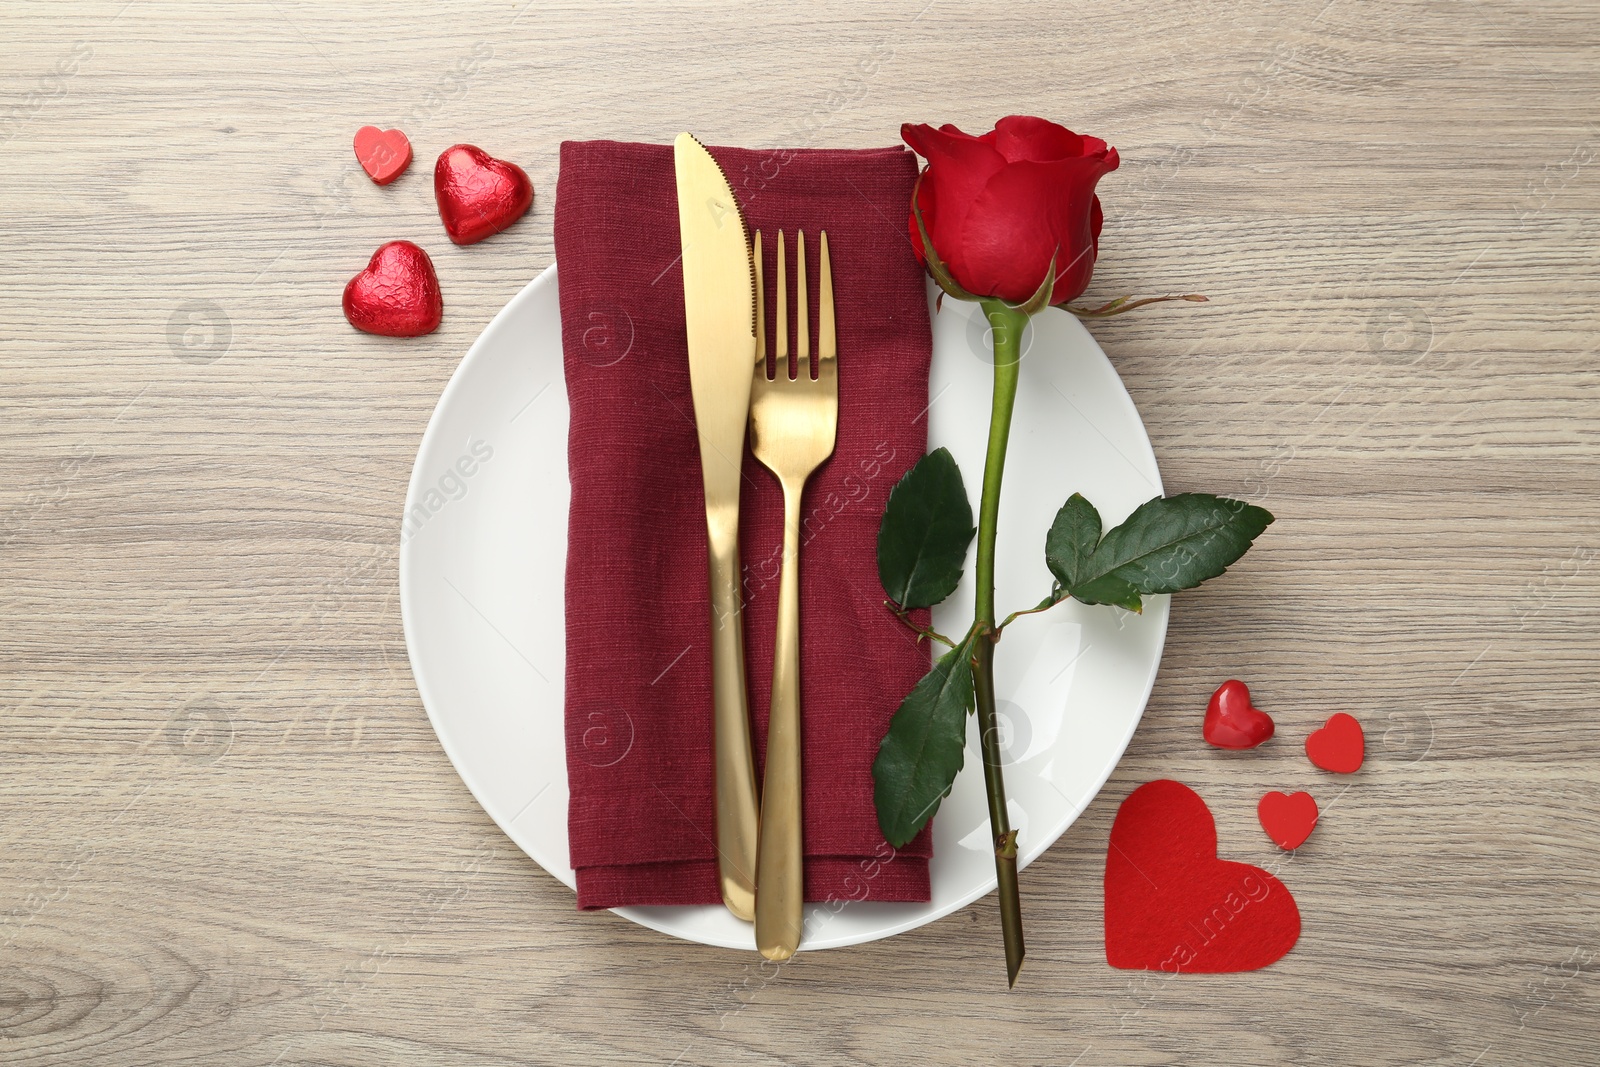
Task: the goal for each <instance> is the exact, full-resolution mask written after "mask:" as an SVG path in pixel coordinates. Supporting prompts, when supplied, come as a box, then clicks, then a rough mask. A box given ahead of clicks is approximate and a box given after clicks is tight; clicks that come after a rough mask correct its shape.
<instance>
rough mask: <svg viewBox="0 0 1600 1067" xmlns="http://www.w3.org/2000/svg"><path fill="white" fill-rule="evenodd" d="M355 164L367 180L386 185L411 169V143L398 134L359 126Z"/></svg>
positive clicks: (372, 127) (393, 131)
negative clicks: (408, 168) (356, 163)
mask: <svg viewBox="0 0 1600 1067" xmlns="http://www.w3.org/2000/svg"><path fill="white" fill-rule="evenodd" d="M355 147H356V160H357V161H358V162H359V163H360V164H361V169H362V170H364V171H366V172H367V177H369V178H371V179H372V180H373V181H375V182H377V183H378V184H379V185H388V184H389V183H390V182H392V181H394V180H395V179H396V178H398V177H400V172H401V171H403V170H405V169H406V168H407V167H409V166H411V141H410V139H409V138H408V137H406V135H405V134H403V133H401V132H400V131H399V130H380V129H378V127H376V126H363V127H361V128H360V129H359V130H357V131H356V142H355Z"/></svg>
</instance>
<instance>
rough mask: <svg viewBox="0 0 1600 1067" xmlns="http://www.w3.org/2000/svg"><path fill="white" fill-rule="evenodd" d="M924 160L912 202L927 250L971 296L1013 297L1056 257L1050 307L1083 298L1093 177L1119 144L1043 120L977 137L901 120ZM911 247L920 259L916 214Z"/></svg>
mask: <svg viewBox="0 0 1600 1067" xmlns="http://www.w3.org/2000/svg"><path fill="white" fill-rule="evenodd" d="M900 136H901V137H903V138H905V142H906V144H908V145H910V146H911V147H912V148H913V149H915V150H916V152H917V154H918V155H920V156H922V157H924V158H925V159H927V161H928V165H927V169H926V170H925V171H924V172H923V176H922V185H921V187H920V190H919V192H918V194H917V205H916V206H917V207H919V208H921V211H922V222H923V225H924V226H926V227H927V230H928V239H929V240H930V241H931V242H932V244H933V248H934V251H935V253H937V255H938V257H939V259H941V260H943V261H944V265H945V267H946V268H948V270H949V272H950V275H951V277H953V278H954V279H955V281H956V283H957V284H959V285H960V286H961V287H962V288H963V289H965V290H966V291H967V292H968V293H971V294H972V295H974V296H983V297H988V296H994V297H1000V298H1001V299H1003V300H1005V301H1007V302H1009V303H1012V304H1021V303H1023V302H1024V301H1026V300H1028V299H1029V298H1031V297H1032V296H1033V295H1034V294H1035V293H1036V292H1038V290H1039V287H1040V285H1042V284H1043V283H1044V279H1045V272H1046V271H1048V270H1049V269H1050V260H1051V257H1052V256H1053V257H1055V270H1056V281H1055V286H1054V288H1053V290H1052V291H1051V294H1050V301H1049V302H1050V303H1051V304H1060V303H1064V302H1066V301H1068V300H1072V299H1073V298H1075V297H1077V296H1079V295H1081V294H1082V293H1083V291H1084V290H1085V289H1086V288H1088V286H1089V276H1090V275H1091V274H1092V273H1093V272H1094V260H1095V255H1096V253H1097V252H1098V251H1099V241H1100V224H1101V214H1100V198H1099V197H1097V196H1095V195H1094V187H1095V183H1096V182H1098V181H1099V180H1100V176H1101V175H1103V174H1109V173H1111V172H1112V171H1114V170H1116V169H1117V162H1118V160H1117V150H1116V149H1115V148H1112V147H1110V146H1108V145H1107V144H1106V143H1105V142H1104V141H1102V140H1100V139H1099V138H1098V137H1085V136H1082V135H1080V134H1076V133H1073V132H1072V131H1071V130H1069V129H1067V128H1066V127H1064V126H1057V125H1056V124H1055V123H1053V122H1048V121H1046V120H1045V119H1036V118H1029V117H1027V116H1025V115H1012V116H1010V117H1008V118H1003V119H1001V120H1000V121H999V122H998V123H996V124H995V128H994V129H993V130H991V131H990V132H989V133H986V134H984V135H983V136H982V137H973V136H971V135H970V134H965V133H962V132H961V131H960V130H958V129H956V128H955V127H954V126H948V125H947V126H941V127H940V128H938V129H937V130H936V129H934V128H933V127H932V126H928V125H925V124H924V125H918V126H913V125H911V124H910V123H906V124H905V125H904V126H902V127H900ZM911 246H912V248H914V249H916V253H917V258H918V259H924V256H923V250H922V235H921V233H920V232H919V231H918V229H917V217H916V213H915V212H913V214H912V216H911Z"/></svg>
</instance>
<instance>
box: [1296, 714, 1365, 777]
mask: <svg viewBox="0 0 1600 1067" xmlns="http://www.w3.org/2000/svg"><path fill="white" fill-rule="evenodd" d="M1366 756H1367V738H1366V735H1365V734H1364V733H1362V731H1361V724H1360V723H1359V722H1357V721H1356V718H1355V716H1353V715H1346V714H1345V713H1344V712H1342V711H1341V712H1336V713H1335V714H1333V715H1330V716H1328V721H1327V722H1326V723H1324V724H1323V727H1322V729H1320V730H1316V731H1314V732H1313V733H1312V734H1311V736H1310V737H1308V738H1306V758H1307V759H1309V760H1310V761H1311V762H1312V763H1315V764H1316V765H1317V766H1318V767H1321V768H1322V769H1323V770H1325V771H1334V772H1335V773H1337V774H1351V773H1354V772H1355V771H1359V770H1360V769H1361V763H1362V761H1363V760H1365V759H1366Z"/></svg>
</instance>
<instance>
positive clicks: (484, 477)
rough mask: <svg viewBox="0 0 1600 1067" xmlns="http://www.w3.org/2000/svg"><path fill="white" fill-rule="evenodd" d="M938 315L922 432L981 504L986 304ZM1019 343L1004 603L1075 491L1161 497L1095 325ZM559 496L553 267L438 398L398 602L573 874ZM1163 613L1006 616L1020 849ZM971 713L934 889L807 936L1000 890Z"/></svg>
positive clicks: (1145, 680) (476, 776)
mask: <svg viewBox="0 0 1600 1067" xmlns="http://www.w3.org/2000/svg"><path fill="white" fill-rule="evenodd" d="M933 323H934V329H933V353H934V354H933V371H932V380H931V383H930V387H929V396H930V397H931V398H932V403H931V405H930V406H929V409H928V436H929V439H930V442H931V443H930V447H937V446H939V445H944V446H946V447H947V448H949V449H950V451H951V452H952V453H954V454H955V458H956V460H957V462H958V463H959V464H960V465H961V469H962V471H963V473H964V474H965V476H966V479H967V487H968V491H969V492H970V493H971V494H972V496H973V499H974V501H976V499H977V492H978V487H979V482H980V480H981V478H982V472H983V457H984V441H985V436H986V434H987V432H988V421H989V394H990V380H991V370H990V360H991V358H992V357H991V356H990V355H989V342H988V337H987V333H986V330H987V326H986V324H985V322H984V320H983V317H982V315H981V314H980V313H979V312H978V309H977V306H976V305H974V304H969V303H963V302H961V301H957V300H945V301H944V305H943V310H942V311H940V312H939V313H938V314H936V315H935V316H934V319H933ZM596 328H599V329H609V330H613V331H614V335H613V336H610V337H608V341H609V342H611V343H613V344H615V345H616V346H617V348H616V351H617V352H618V353H619V355H624V354H625V353H626V350H627V348H626V346H627V344H628V343H629V336H628V325H627V323H626V322H619V323H604V324H597V327H596ZM1024 343H1025V347H1026V355H1025V356H1024V360H1023V366H1022V385H1021V390H1020V393H1019V396H1018V399H1017V409H1016V418H1015V422H1014V423H1013V429H1012V438H1011V449H1010V455H1009V459H1008V463H1007V468H1006V480H1005V494H1004V497H1003V500H1002V504H1001V513H1000V546H999V563H998V566H997V567H996V600H997V604H998V605H999V606H1000V610H1001V611H1002V612H1005V611H1009V610H1013V609H1015V608H1020V607H1027V606H1030V605H1033V604H1036V603H1038V601H1039V599H1040V598H1041V597H1043V596H1045V595H1047V594H1048V593H1049V591H1050V582H1051V578H1050V573H1049V571H1048V570H1047V569H1046V568H1045V564H1044V535H1045V531H1046V530H1048V529H1049V527H1050V522H1051V520H1052V519H1053V518H1054V517H1055V513H1056V510H1057V509H1058V508H1059V507H1060V506H1061V504H1062V502H1063V501H1065V500H1066V498H1067V497H1068V496H1070V495H1071V494H1073V493H1074V492H1081V493H1083V494H1084V495H1085V496H1086V497H1088V498H1089V499H1090V500H1091V501H1093V502H1094V504H1095V505H1096V506H1097V507H1098V508H1099V509H1100V512H1101V515H1102V516H1103V517H1104V519H1105V522H1106V527H1107V529H1109V528H1110V527H1111V525H1112V524H1114V523H1116V522H1120V521H1121V520H1122V519H1123V518H1124V517H1126V515H1127V514H1128V513H1129V512H1130V511H1132V510H1133V509H1134V508H1135V507H1136V506H1137V505H1139V504H1140V503H1142V502H1144V501H1145V500H1148V499H1150V498H1151V497H1153V496H1157V495H1160V494H1161V492H1162V488H1161V478H1160V475H1159V473H1158V472H1157V470H1156V461H1155V455H1154V453H1152V452H1151V450H1150V441H1149V439H1148V438H1147V437H1146V436H1145V432H1144V425H1143V424H1142V423H1141V422H1140V420H1139V413H1138V412H1137V411H1136V410H1135V409H1134V406H1133V402H1132V400H1130V399H1129V397H1128V393H1127V391H1126V390H1125V389H1124V388H1123V387H1122V382H1121V380H1120V379H1119V378H1118V377H1117V372H1116V371H1115V370H1114V369H1113V368H1112V366H1111V364H1110V362H1108V361H1107V359H1106V357H1105V355H1104V353H1102V352H1101V351H1100V349H1099V347H1098V346H1097V345H1096V344H1095V342H1094V340H1093V338H1091V337H1090V335H1089V333H1088V331H1087V330H1085V329H1084V328H1083V327H1082V326H1081V325H1080V324H1079V323H1078V321H1077V320H1076V319H1074V318H1073V317H1072V316H1070V315H1068V314H1066V313H1064V312H1060V311H1048V312H1045V313H1044V314H1043V315H1040V316H1038V317H1036V318H1035V319H1034V320H1033V323H1032V324H1031V326H1030V327H1029V335H1028V336H1027V337H1026V338H1025V342H1024ZM568 499H569V489H568V485H567V396H566V386H565V382H564V379H563V377H562V362H561V318H560V314H559V305H558V300H557V281H556V268H555V267H551V268H550V269H549V270H547V271H545V272H544V273H543V274H541V275H539V277H537V278H535V279H534V280H533V281H532V282H530V283H529V284H528V286H527V287H526V288H524V289H523V290H522V291H521V292H520V293H518V294H517V295H516V296H515V297H513V298H512V300H511V302H510V303H508V304H507V305H506V306H505V308H504V309H503V310H502V311H501V312H500V313H499V314H498V315H496V316H495V318H494V321H492V322H491V323H490V324H489V326H488V328H487V329H485V330H484V331H483V334H482V336H480V337H479V338H478V340H477V341H476V342H475V343H474V344H473V346H472V347H471V349H469V350H468V352H467V355H466V358H465V359H463V360H462V361H461V366H460V367H458V368H457V369H456V372H455V375H454V376H453V377H452V378H451V379H450V384H449V385H448V386H446V387H445V390H444V395H443V396H441V397H440V398H439V405H438V407H437V408H436V409H435V411H434V413H433V418H432V419H431V420H430V421H429V423H428V429H427V432H426V433H425V434H424V435H423V438H422V447H421V449H420V450H419V451H418V453H417V463H416V467H415V469H414V470H413V471H412V474H411V487H410V491H409V493H408V494H407V497H406V516H405V519H404V525H403V528H402V535H401V547H400V603H401V611H402V614H403V616H404V619H405V633H406V647H407V649H408V650H409V652H410V655H411V667H412V671H413V672H414V673H415V675H416V679H417V688H418V690H419V691H420V692H421V694H422V702H423V704H424V705H425V706H426V707H427V710H428V717H429V719H430V720H431V721H432V723H433V728H434V730H435V731H436V732H437V733H438V735H439V741H440V743H441V744H442V745H443V746H444V749H445V752H446V753H448V754H449V756H450V760H451V761H452V762H453V763H454V764H455V768H456V770H457V771H458V772H459V773H460V775H461V778H462V780H463V781H464V782H465V783H466V785H467V788H468V789H470V790H471V791H472V795H473V796H474V797H476V798H477V800H478V803H480V804H482V805H483V808H484V810H485V811H487V812H488V813H489V816H490V817H491V818H493V819H494V821H495V823H496V824H498V825H499V827H500V828H501V829H502V830H504V831H505V833H506V835H507V836H508V837H510V838H511V840H513V841H515V842H516V843H517V846H518V847H519V848H521V849H522V850H523V851H524V852H526V853H527V854H528V855H529V856H531V857H532V858H533V859H534V861H535V862H537V863H538V864H539V865H540V866H541V867H543V868H544V869H545V870H547V871H549V872H550V874H551V875H553V876H554V877H556V878H558V879H560V880H561V881H562V882H564V883H566V884H567V885H568V886H569V887H570V886H573V885H574V879H573V873H572V869H571V867H570V866H568V855H567V777H566V759H565V751H566V748H565V742H564V740H563V732H562V682H563V677H564V654H565V653H564V648H565V641H564V627H563V622H562V611H563V609H562V603H563V593H562V590H563V573H564V570H565V565H566V531H567V503H568ZM968 573H969V575H970V565H969V568H968ZM1167 610H1168V598H1167V597H1150V598H1148V600H1147V602H1146V608H1145V611H1144V614H1143V615H1133V614H1130V613H1128V612H1124V611H1122V610H1120V609H1116V608H1106V607H1095V608H1090V607H1085V606H1083V605H1080V604H1077V603H1075V602H1071V601H1069V602H1067V603H1065V604H1062V605H1061V606H1059V607H1057V608H1055V609H1053V610H1051V611H1050V612H1047V613H1044V614H1041V615H1038V616H1031V617H1028V618H1024V619H1021V620H1019V621H1018V622H1017V623H1016V624H1015V625H1013V626H1012V627H1011V629H1009V630H1007V631H1006V639H1005V641H1004V642H1003V643H1002V644H1001V645H1000V646H999V649H998V671H997V674H998V677H997V682H996V685H997V688H998V693H997V696H998V698H999V706H1000V711H1001V714H1002V720H1003V721H1002V725H1003V727H1004V744H1005V757H1006V760H1007V763H1008V766H1007V767H1006V786H1007V789H1008V790H1009V796H1010V804H1011V823H1012V826H1013V827H1015V828H1017V829H1018V830H1019V837H1018V842H1019V848H1020V850H1021V862H1022V864H1023V865H1024V866H1026V865H1027V864H1028V863H1029V862H1031V861H1032V860H1033V859H1034V858H1036V857H1037V856H1038V855H1039V854H1040V853H1042V852H1043V851H1044V850H1045V849H1046V848H1049V847H1050V845H1051V844H1052V843H1054V841H1055V840H1056V839H1057V838H1058V837H1060V836H1061V834H1062V833H1063V832H1064V831H1065V830H1066V829H1067V827H1069V826H1071V825H1072V822H1073V820H1074V819H1075V818H1076V817H1077V815H1078V813H1079V812H1081V811H1082V810H1083V809H1084V808H1085V807H1086V806H1087V805H1088V803H1089V801H1090V800H1092V799H1093V798H1094V796H1095V794H1096V793H1097V792H1098V791H1099V790H1100V787H1101V786H1102V785H1103V784H1104V783H1105V780H1106V778H1107V777H1108V776H1109V775H1110V774H1111V770H1112V768H1113V767H1115V766H1116V763H1117V760H1118V759H1119V758H1121V756H1122V752H1123V749H1124V748H1126V747H1127V744H1128V740H1129V738H1130V737H1132V735H1133V730H1134V727H1135V726H1137V725H1138V723H1139V716H1140V714H1141V713H1142V712H1143V711H1144V705H1145V701H1146V700H1147V699H1148V697H1149V695H1150V687H1151V685H1152V684H1153V683H1154V682H1155V676H1156V667H1157V665H1158V664H1159V662H1160V659H1161V648H1162V644H1163V641H1164V639H1165V636H1166V629H1167ZM971 617H972V583H971V581H970V580H968V581H966V582H963V584H962V587H961V590H960V591H958V593H957V594H956V595H955V596H954V597H953V598H952V599H951V600H950V601H948V602H947V603H945V604H943V605H940V607H939V608H938V609H936V610H935V612H934V625H935V628H936V629H939V630H941V631H942V632H946V633H949V632H953V631H957V630H962V629H965V625H966V622H967V621H968V620H970V619H971ZM974 721H975V720H974V719H969V727H970V728H969V734H968V758H967V761H966V767H965V769H964V770H962V772H961V774H960V776H959V777H958V778H957V779H956V784H955V788H954V790H953V791H952V792H951V794H950V796H949V797H948V798H947V799H946V800H945V801H944V804H943V806H942V807H940V809H939V813H938V816H937V818H936V819H935V820H934V858H933V863H932V875H931V876H932V883H933V899H932V900H931V901H930V902H929V903H927V904H883V903H870V902H862V903H850V904H846V905H843V906H842V907H841V906H839V905H837V904H834V905H827V904H811V905H807V908H808V917H807V924H806V928H807V931H808V932H807V936H806V940H805V941H804V942H803V944H802V946H801V947H802V948H830V947H834V946H838V945H851V944H857V943H860V942H862V941H871V940H873V939H876V938H880V937H888V936H890V935H891V934H897V933H900V932H901V931H904V930H910V929H912V928H914V927H917V926H921V925H922V924H923V923H928V922H932V921H933V920H935V919H937V918H940V917H941V916H944V915H948V914H950V913H951V912H953V911H956V910H957V909H959V908H961V907H963V906H965V905H966V904H968V903H970V902H972V901H973V900H976V899H977V898H979V897H981V896H983V895H984V894H985V893H988V892H989V891H991V890H993V889H994V888H995V877H994V858H993V851H992V846H991V845H990V842H989V836H988V815H987V809H986V806H985V799H984V791H983V770H982V766H981V762H980V760H979V758H978V744H977V735H976V728H975V726H973V725H972V724H973V722H974ZM617 911H618V912H619V913H620V914H622V915H624V916H626V917H627V918H629V919H632V920H633V921H635V922H638V923H642V924H643V925H645V926H648V927H651V928H652V929H655V930H659V931H662V932H663V933H667V934H671V935H673V936H675V937H681V938H685V939H687V940H690V941H698V942H701V943H703V944H707V945H719V946H725V947H728V948H744V949H748V948H754V936H753V933H752V927H750V926H749V925H748V924H745V923H742V922H739V921H738V920H736V919H734V918H733V916H732V915H730V914H729V913H728V911H727V910H726V909H724V908H722V907H720V906H717V907H670V908H669V907H653V908H619V909H617Z"/></svg>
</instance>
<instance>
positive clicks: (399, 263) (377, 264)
mask: <svg viewBox="0 0 1600 1067" xmlns="http://www.w3.org/2000/svg"><path fill="white" fill-rule="evenodd" d="M344 317H345V318H347V319H349V320H350V325H352V326H354V327H355V328H356V329H358V330H365V331H366V332H367V333H378V334H383V335H384V336H386V337H420V336H421V335H422V334H425V333H432V332H433V331H434V330H435V329H437V328H438V326H439V320H440V319H441V318H443V317H444V297H443V296H442V295H441V294H440V292H439V276H438V275H437V274H435V273H434V272H433V261H432V260H430V259H429V258H428V253H426V252H424V251H423V250H422V249H420V248H418V247H417V246H416V245H414V244H412V243H411V242H410V241H390V242H389V243H388V244H386V245H381V246H379V248H378V250H377V251H376V252H374V253H372V258H371V259H370V260H368V261H367V269H366V270H364V271H362V272H361V273H360V274H357V275H356V276H355V277H354V278H351V279H350V281H349V282H348V283H347V284H346V285H345V287H344Z"/></svg>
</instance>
